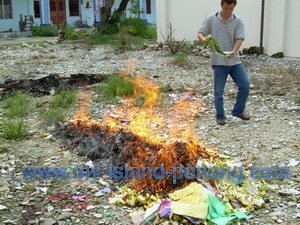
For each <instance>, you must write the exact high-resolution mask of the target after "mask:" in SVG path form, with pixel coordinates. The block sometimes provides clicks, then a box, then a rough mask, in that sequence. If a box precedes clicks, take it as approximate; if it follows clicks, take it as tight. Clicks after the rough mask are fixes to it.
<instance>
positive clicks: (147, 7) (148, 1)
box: [146, 0, 151, 14]
mask: <svg viewBox="0 0 300 225" xmlns="http://www.w3.org/2000/svg"><path fill="white" fill-rule="evenodd" d="M146 14H151V0H146Z"/></svg>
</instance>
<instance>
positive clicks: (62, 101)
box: [50, 91, 76, 108]
mask: <svg viewBox="0 0 300 225" xmlns="http://www.w3.org/2000/svg"><path fill="white" fill-rule="evenodd" d="M75 103H76V93H75V92H74V91H61V92H59V93H58V94H57V95H54V97H53V100H52V102H51V103H50V106H51V107H61V108H69V107H71V106H72V105H74V104H75Z"/></svg>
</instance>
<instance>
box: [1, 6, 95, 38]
mask: <svg viewBox="0 0 300 225" xmlns="http://www.w3.org/2000/svg"><path fill="white" fill-rule="evenodd" d="M87 1H88V2H89V3H90V8H86V2H87ZM79 2H81V0H79ZM82 3H83V4H80V13H81V15H82V20H86V21H87V23H88V25H89V26H93V25H94V4H93V0H82ZM45 4H49V1H45ZM48 10H49V7H48ZM12 11H13V18H12V19H5V20H0V32H1V31H8V30H10V29H11V30H12V31H20V27H19V21H20V14H22V16H23V21H24V16H25V15H32V16H33V18H34V9H33V0H26V1H25V0H12ZM41 13H42V12H41ZM66 19H67V24H69V25H70V26H73V25H74V23H75V21H77V20H79V19H80V16H73V17H70V10H69V1H68V0H66ZM34 22H35V24H37V25H40V24H41V19H40V18H34Z"/></svg>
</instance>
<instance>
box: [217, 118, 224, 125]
mask: <svg viewBox="0 0 300 225" xmlns="http://www.w3.org/2000/svg"><path fill="white" fill-rule="evenodd" d="M217 123H218V124H219V125H225V124H226V120H225V119H224V118H221V119H217Z"/></svg>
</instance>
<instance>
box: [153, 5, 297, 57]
mask: <svg viewBox="0 0 300 225" xmlns="http://www.w3.org/2000/svg"><path fill="white" fill-rule="evenodd" d="M261 2H262V0H251V1H249V0H238V4H237V6H236V8H235V12H234V13H235V14H236V15H238V16H240V17H241V18H242V19H243V21H244V24H245V29H246V39H245V41H244V43H243V46H242V48H246V47H250V46H259V45H260V21H261ZM299 8H300V1H299V0H265V23H264V42H263V47H264V49H265V53H266V54H273V53H276V52H280V51H282V52H283V53H284V54H285V55H286V56H290V57H300V45H297V42H296V39H298V36H299V35H300V29H296V23H299V21H300V13H299V12H297V11H298V10H299ZM219 10H220V0H189V1H182V0H156V12H157V18H156V19H157V34H158V38H159V41H163V37H162V35H161V33H162V34H163V35H164V36H165V37H166V36H167V34H168V32H169V27H168V26H169V24H170V23H172V28H173V30H174V35H175V38H176V39H179V40H182V39H185V40H188V41H193V40H197V30H198V28H199V26H200V25H201V23H202V22H203V21H204V20H205V18H206V17H207V16H208V15H210V14H212V13H215V12H217V11H219Z"/></svg>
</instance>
